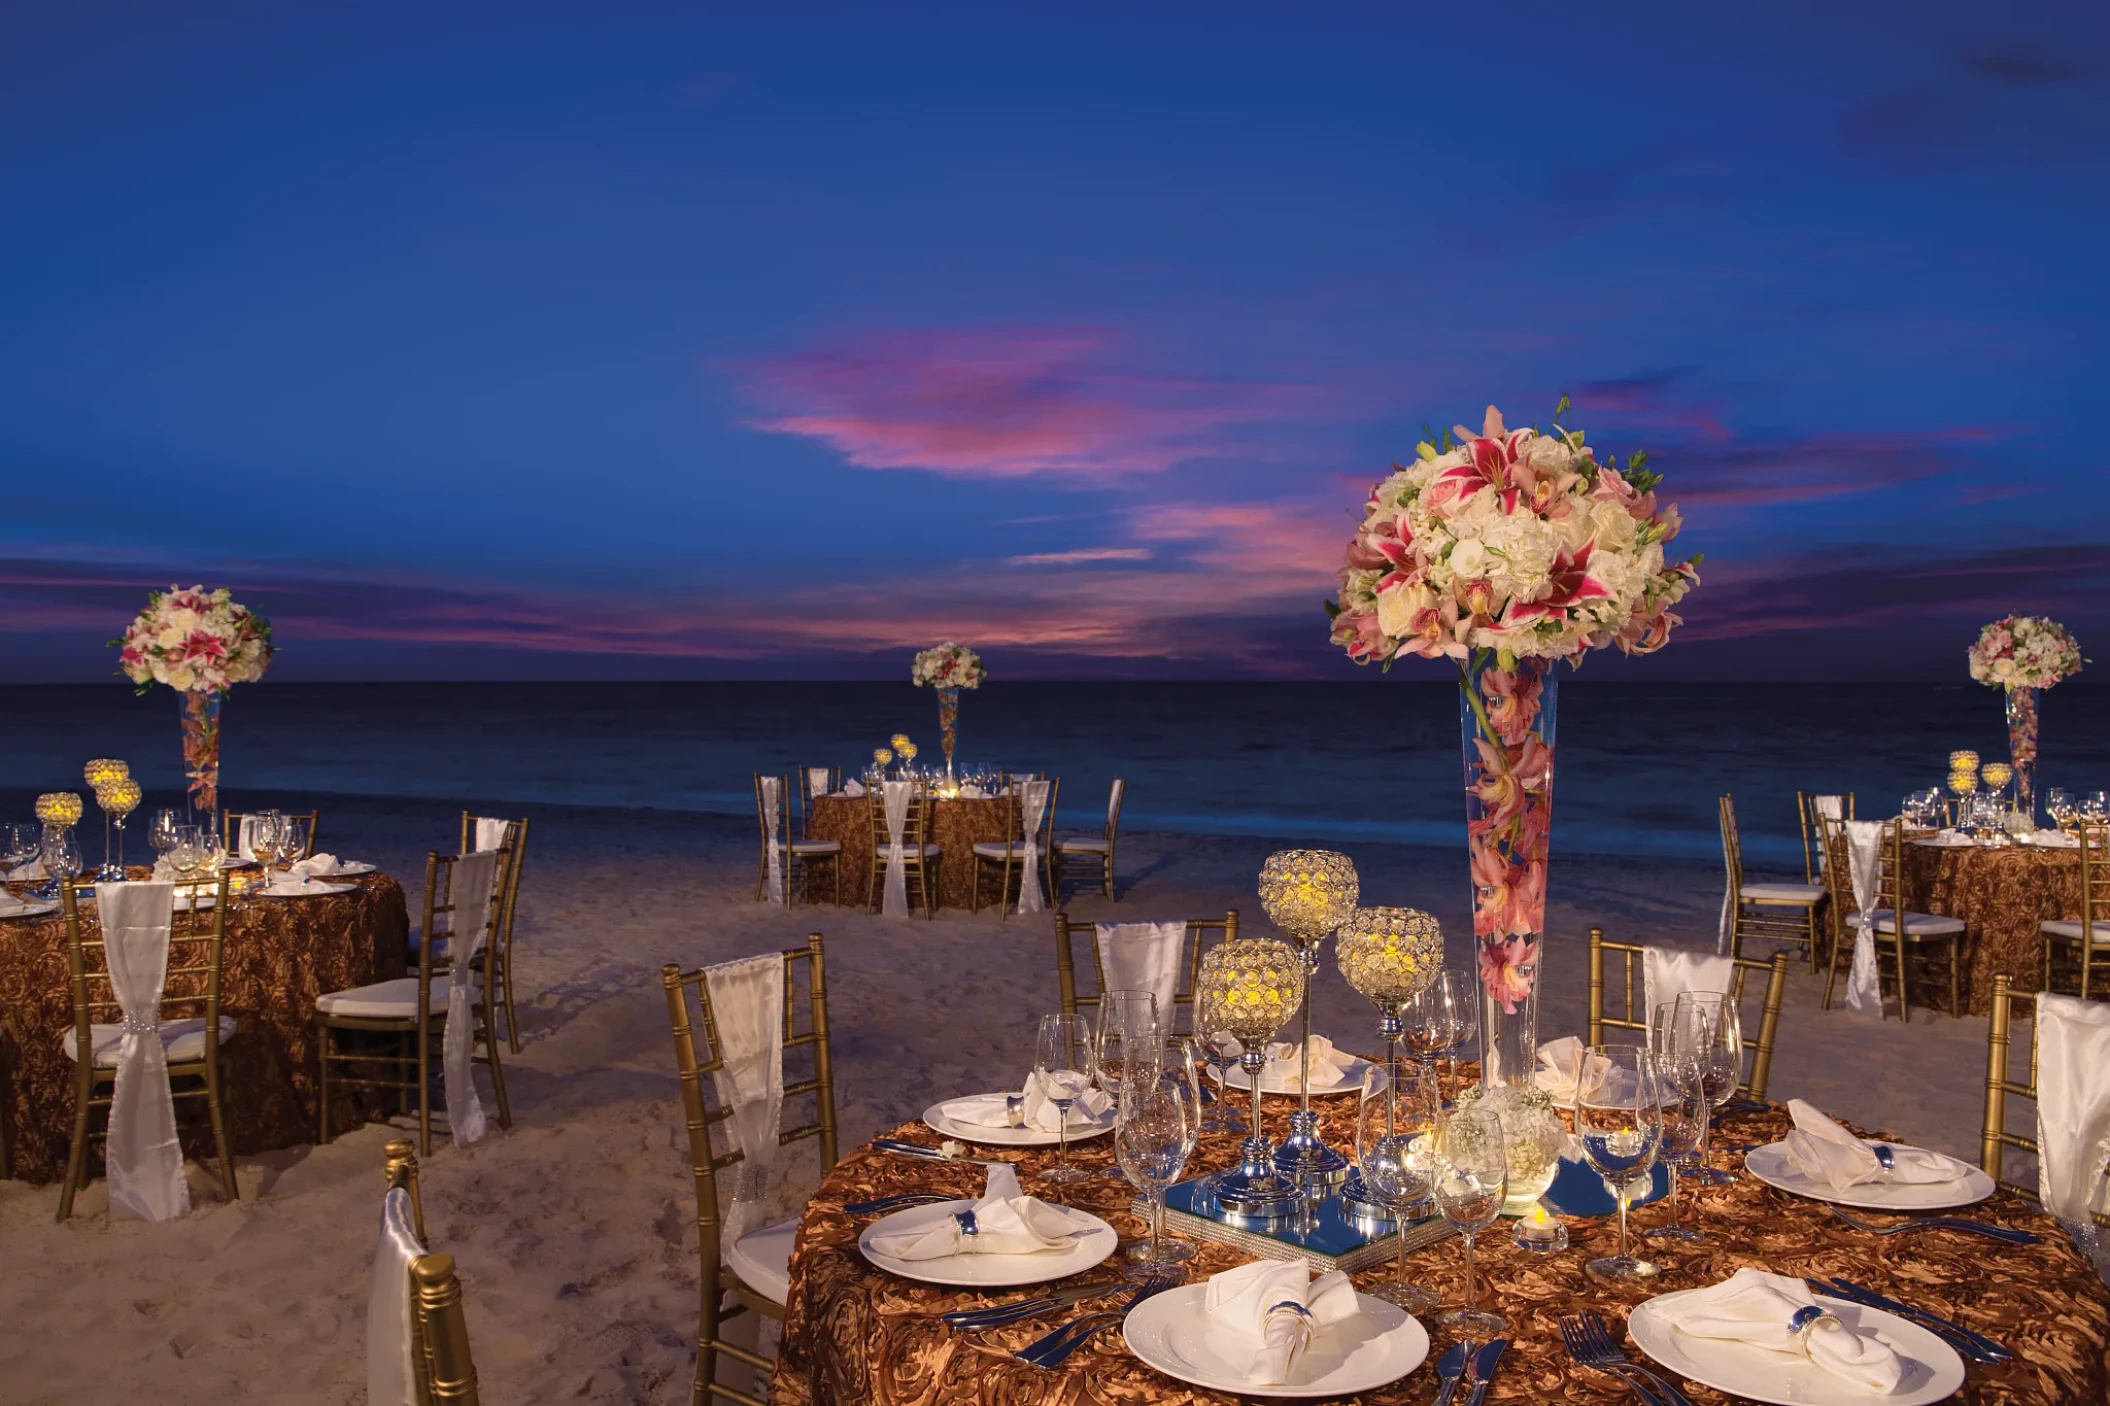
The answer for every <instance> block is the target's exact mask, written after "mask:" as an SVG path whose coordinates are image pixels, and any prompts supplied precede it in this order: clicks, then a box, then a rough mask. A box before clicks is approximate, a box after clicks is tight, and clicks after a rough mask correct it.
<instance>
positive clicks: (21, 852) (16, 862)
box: [0, 824, 44, 871]
mask: <svg viewBox="0 0 2110 1406" xmlns="http://www.w3.org/2000/svg"><path fill="white" fill-rule="evenodd" d="M0 847H4V848H0V858H4V859H5V860H6V861H7V867H8V869H9V870H11V871H12V870H14V869H16V868H18V867H20V866H21V865H24V864H27V863H29V862H30V861H31V860H32V859H35V858H36V857H37V856H38V855H40V854H42V853H43V852H44V833H43V830H42V828H41V827H39V826H36V825H22V824H15V825H9V826H7V827H6V829H4V830H0Z"/></svg>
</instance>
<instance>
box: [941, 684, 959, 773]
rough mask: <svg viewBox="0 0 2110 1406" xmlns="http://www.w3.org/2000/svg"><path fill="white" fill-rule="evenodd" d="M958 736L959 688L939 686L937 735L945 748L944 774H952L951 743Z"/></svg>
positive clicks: (955, 740)
mask: <svg viewBox="0 0 2110 1406" xmlns="http://www.w3.org/2000/svg"><path fill="white" fill-rule="evenodd" d="M959 736H960V690H958V689H957V688H941V689H939V690H938V737H939V741H940V743H941V745H943V746H944V748H945V774H946V775H947V776H951V775H952V748H953V743H955V742H957V741H958V740H959Z"/></svg>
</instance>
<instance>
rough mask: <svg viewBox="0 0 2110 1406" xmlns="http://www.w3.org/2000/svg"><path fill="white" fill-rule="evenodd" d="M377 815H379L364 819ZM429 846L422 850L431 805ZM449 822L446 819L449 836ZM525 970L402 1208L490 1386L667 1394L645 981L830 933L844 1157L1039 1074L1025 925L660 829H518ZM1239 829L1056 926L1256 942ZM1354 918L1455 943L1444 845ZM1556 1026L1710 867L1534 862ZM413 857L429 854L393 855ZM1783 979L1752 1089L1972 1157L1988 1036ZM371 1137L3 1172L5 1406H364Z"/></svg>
mask: <svg viewBox="0 0 2110 1406" xmlns="http://www.w3.org/2000/svg"><path fill="white" fill-rule="evenodd" d="M370 820H371V818H370ZM423 820H424V821H425V822H426V823H424V825H423V828H422V833H425V834H430V835H433V836H434V837H435V838H437V837H438V836H439V835H440V834H442V833H444V832H442V831H441V830H439V829H438V827H437V824H436V822H435V821H434V820H433V817H431V816H426V817H423ZM449 824H450V826H451V822H449ZM377 825H378V822H372V823H371V824H370V825H369V827H368V828H369V829H371V830H372V831H373V833H371V834H369V835H366V836H361V835H360V834H359V833H358V831H359V827H357V826H345V825H340V826H339V828H338V830H337V833H336V834H335V835H333V838H332V847H333V848H335V849H337V850H338V852H340V853H350V854H354V855H365V856H370V857H373V858H376V859H378V860H381V861H382V862H384V863H386V864H387V865H388V866H389V867H390V868H391V869H393V870H394V871H395V872H398V873H406V874H407V873H411V872H413V871H412V867H411V866H412V856H411V854H410V853H409V852H407V851H406V850H404V849H403V848H402V847H401V845H400V844H395V845H392V844H390V843H389V842H388V841H387V840H386V839H385V838H382V837H381V835H382V832H381V831H380V830H379V829H377V828H374V827H375V826H377ZM538 827H539V833H538V836H537V838H538V841H539V844H538V846H537V852H536V853H534V854H532V855H531V857H530V861H529V869H528V873H527V882H526V884H525V886H524V889H523V893H522V897H521V918H520V933H519V947H518V956H517V965H518V968H519V975H520V978H521V982H522V989H523V991H524V992H532V993H534V995H533V997H532V999H530V1000H527V1001H526V1004H525V1005H524V1008H523V1011H522V1015H523V1022H524V1024H525V1026H526V1030H527V1039H528V1042H529V1043H528V1045H527V1048H526V1049H525V1050H523V1052H522V1053H521V1054H520V1055H519V1056H517V1057H514V1058H512V1059H509V1060H508V1064H507V1069H508V1082H509V1085H510V1091H511V1094H512V1102H513V1112H514V1126H513V1128H512V1129H511V1130H510V1131H508V1132H496V1131H495V1124H494V1133H493V1135H492V1136H491V1137H490V1138H488V1139H487V1140H486V1141H484V1142H482V1143H480V1144H479V1145H477V1146H475V1147H473V1148H470V1149H467V1150H465V1151H457V1150H455V1149H454V1148H453V1147H452V1146H451V1145H444V1144H440V1143H436V1145H435V1149H434V1155H433V1156H432V1158H431V1159H430V1160H429V1161H428V1162H427V1163H426V1165H425V1175H424V1186H425V1204H426V1208H427V1213H428V1217H429V1223H430V1228H431V1231H432V1236H433V1239H434V1243H435V1246H436V1247H437V1248H442V1249H446V1250H448V1251H450V1252H452V1253H453V1254H454V1255H455V1256H456V1258H457V1260H458V1261H459V1263H460V1265H461V1266H462V1268H463V1270H464V1273H465V1276H466V1280H467V1285H468V1314H469V1322H470V1329H471V1334H472V1339H473V1345H474V1350H475V1357H476V1363H477V1369H478V1373H479V1375H480V1377H481V1379H482V1382H483V1386H484V1392H485V1397H484V1399H485V1400H488V1401H494V1402H539V1401H549V1402H555V1401H596V1402H599V1401H607V1402H630V1401H667V1402H673V1401H682V1400H686V1393H687V1384H688V1380H689V1374H690V1371H691V1365H690V1364H691V1359H690V1349H689V1344H690V1341H691V1339H692V1337H693V1334H694V1331H695V1315H696V1289H695V1285H696V1275H695V1264H696V1255H695V1248H694V1243H693V1231H692V1230H690V1229H689V1222H690V1221H691V1219H692V1217H693V1215H694V1204H693V1200H692V1196H691V1192H690V1184H689V1180H688V1174H687V1170H686V1167H687V1159H688V1149H687V1144H686V1137H685V1134H684V1132H683V1129H682V1125H681V1121H680V1117H679V1113H678V1110H677V1089H676V1084H675V1080H674V1077H673V1061H672V1054H671V1048H670V1042H669V1039H668V1034H667V1025H666V1014H665V998H664V995H663V993H662V990H661V987H660V984H659V968H660V965H661V963H663V962H665V961H668V960H675V961H679V962H681V963H682V964H683V965H684V966H695V965H698V964H701V963H706V962H713V961H720V960H724V959H726V958H730V957H734V956H740V955H745V954H749V953H753V952H757V951H762V950H767V949H770V948H777V947H784V946H788V945H793V944H796V943H798V942H800V941H802V939H803V935H804V934H805V933H806V932H807V931H809V930H813V929H817V930H819V931H821V932H822V933H824V934H825V935H826V938H827V941H828V949H827V956H828V964H829V966H828V974H829V986H830V992H831V997H832V1000H831V1005H830V1012H829V1015H830V1021H831V1024H832V1025H833V1029H834V1037H835V1038H834V1054H835V1068H836V1077H837V1081H838V1091H839V1104H840V1115H841V1123H842V1131H843V1136H844V1139H845V1146H846V1147H847V1146H849V1145H852V1144H854V1143H855V1142H857V1141H860V1140H862V1139H864V1138H866V1137H869V1136H871V1135H872V1134H873V1133H874V1132H875V1131H877V1130H879V1129H880V1128H882V1127H885V1126H889V1125H891V1124H893V1123H895V1122H897V1121H899V1120H900V1119H902V1118H906V1117H912V1116H915V1115H916V1114H918V1113H920V1111H921V1110H922V1109H923V1108H924V1107H926V1106H927V1105H928V1104H930V1103H931V1102H933V1101H935V1100H936V1099H938V1098H940V1097H945V1096H950V1095H956V1094H960V1093H966V1092H974V1091H979V1090H984V1089H989V1088H994V1087H999V1086H1003V1085H1006V1084H1007V1083H1009V1082H1010V1081H1013V1080H1015V1079H1016V1078H1018V1077H1019V1076H1020V1075H1021V1074H1022V1072H1023V1068H1024V1065H1025V1064H1026V1063H1027V1062H1028V1061H1029V1060H1030V1058H1031V1049H1030V1043H1031V1038H1032V1037H1031V1033H1030V1032H1031V1029H1032V1021H1033V1017H1035V1016H1037V1015H1038V1014H1039V1013H1040V1012H1042V1011H1044V1010H1048V1009H1052V1008H1053V1007H1054V1006H1055V1004H1056V995H1055V976H1054V970H1053V958H1052V949H1053V943H1052V938H1051V934H1050V927H1049V924H1048V922H1047V920H1046V918H1045V917H1037V918H1031V919H1020V918H1013V919H1011V920H1009V921H999V920H997V919H996V918H995V917H993V916H990V915H987V914H986V913H985V915H984V916H982V917H979V918H970V917H968V916H967V915H965V914H953V913H947V914H941V915H940V917H939V919H938V920H937V921H935V922H927V921H924V920H922V919H910V920H907V921H895V922H884V921H881V920H880V919H878V918H876V917H873V916H870V915H868V914H865V913H862V912H857V911H854V910H848V909H844V910H837V909H830V908H819V909H809V908H800V909H794V910H792V911H791V912H790V913H788V914H787V913H785V912H784V911H783V910H780V909H773V908H769V907H766V906H763V905H758V904H755V903H753V902H751V901H750V899H749V893H750V886H751V884H752V882H753V863H754V861H753V856H752V852H751V844H752V841H751V839H750V838H749V836H750V832H749V831H748V830H747V829H746V828H745V827H742V826H737V825H734V824H730V823H726V822H704V823H701V824H699V823H698V822H695V821H693V820H676V819H674V818H670V817H657V818H650V819H647V820H641V821H635V822H616V821H609V822H607V823H605V824H599V825H593V826H589V825H584V824H581V823H579V822H578V821H576V820H574V821H573V822H571V823H570V825H569V827H568V828H567V826H566V825H565V824H563V823H555V822H553V823H549V824H546V825H545V824H544V822H540V821H538ZM1274 847H1276V846H1273V845H1270V844H1269V843H1267V842H1264V841H1260V840H1220V839H1191V838H1185V837H1173V836H1147V835H1139V836H1133V837H1126V838H1124V840H1123V844H1122V849H1121V859H1122V865H1121V867H1122V871H1123V874H1124V877H1125V879H1126V881H1127V882H1128V884H1129V885H1130V887H1129V888H1128V889H1127V890H1125V891H1124V893H1123V895H1122V901H1121V903H1120V904H1119V906H1118V907H1117V908H1114V909H1109V908H1108V907H1107V905H1106V903H1105V900H1104V899H1102V898H1100V897H1098V896H1097V895H1096V894H1093V895H1089V896H1081V897H1077V898H1074V899H1073V901H1072V902H1071V903H1070V905H1069V906H1070V910H1071V912H1072V913H1073V914H1078V915H1081V916H1086V917H1096V916H1104V915H1107V914H1109V913H1111V914H1113V915H1116V916H1119V917H1121V918H1127V919H1141V918H1146V917H1187V916H1200V915H1203V914H1210V913H1220V912H1221V911H1222V910H1223V909H1224V908H1225V907H1227V906H1234V905H1235V906H1236V907H1238V908H1239V909H1240V912H1241V915H1242V917H1243V919H1244V920H1245V921H1246V922H1247V923H1248V924H1250V925H1252V926H1254V927H1257V928H1262V929H1264V928H1265V924H1264V921H1263V920H1262V919H1261V917H1260V913H1259V903H1258V900H1257V899H1256V898H1255V897H1254V896H1253V892H1252V881H1253V875H1254V874H1255V873H1256V872H1257V871H1258V868H1259V863H1260V860H1261V858H1262V856H1263V855H1264V854H1265V853H1266V852H1267V851H1268V850H1269V849H1270V848H1274ZM1351 852H1352V853H1353V854H1354V855H1355V857H1356V859H1357V862H1358V864H1359V866H1360V867H1361V869H1362V871H1363V874H1364V876H1365V879H1364V883H1365V901H1366V902H1391V903H1409V904H1414V905H1415V906H1422V907H1427V908H1430V909H1431V910H1432V911H1434V912H1436V913H1437V914H1438V916H1439V917H1441V918H1442V919H1443V920H1444V922H1445V924H1446V927H1447V929H1448V930H1450V931H1452V933H1453V934H1454V936H1453V938H1452V942H1451V950H1452V959H1453V960H1454V961H1461V960H1462V959H1463V958H1464V957H1465V956H1466V953H1467V942H1466V941H1465V939H1464V938H1462V937H1460V936H1458V935H1457V934H1458V933H1459V931H1460V926H1461V924H1462V922H1463V919H1464V911H1463V902H1462V893H1463V889H1464V859H1463V857H1462V855H1451V854H1444V853H1439V852H1434V851H1428V850H1403V849H1399V848H1383V847H1376V846H1369V847H1351ZM1555 862H1556V870H1555V874H1554V879H1553V891H1554V894H1555V912H1554V914H1553V915H1552V919H1551V926H1552V927H1553V930H1554V931H1555V933H1556V934H1557V936H1556V938H1555V940H1554V942H1553V943H1552V944H1550V947H1551V952H1550V958H1549V960H1550V964H1551V965H1550V975H1549V977H1548V985H1547V988H1546V990H1547V999H1548V1006H1547V1009H1546V1010H1545V1012H1544V1014H1543V1016H1542V1022H1541V1024H1542V1032H1543V1034H1544V1035H1545V1036H1546V1037H1547V1038H1551V1037H1553V1036H1555V1035H1559V1034H1563V1033H1571V1032H1572V1033H1580V1031H1581V1028H1582V1024H1583V1013H1584V1010H1585V1000H1586V995H1585V989H1584V981H1585V961H1586V958H1585V948H1584V946H1583V941H1582V935H1583V933H1584V931H1585V929H1586V928H1587V926H1588V925H1589V924H1590V923H1592V922H1599V923H1603V924H1604V925H1605V926H1606V927H1607V928H1608V930H1609V931H1610V932H1611V933H1612V935H1614V936H1641V937H1645V938H1648V939H1649V940H1652V941H1682V942H1687V943H1690V944H1692V945H1705V946H1710V947H1711V945H1712V942H1713V930H1714V923H1715V913H1716V907H1717V905H1718V903H1719V896H1720V887H1719V886H1720V877H1719V870H1713V869H1710V868H1709V867H1708V866H1704V865H1666V864H1661V863H1655V862H1650V863H1647V864H1641V863H1625V864H1622V863H1615V862H1609V861H1600V860H1593V859H1584V858H1575V859H1570V860H1566V861H1563V860H1561V859H1559V858H1556V861H1555ZM415 872H417V873H422V866H421V865H420V866H419V867H418V868H417V869H416V871H415ZM1821 989H1822V987H1821V981H1819V980H1818V979H1816V978H1813V977H1812V976H1810V975H1809V974H1808V972H1807V969H1806V968H1803V969H1799V972H1798V975H1797V977H1796V979H1795V981H1794V982H1793V986H1792V990H1791V994H1790V1000H1789V1007H1788V1010H1787V1012H1786V1013H1785V1015H1784V1016H1783V1019H1782V1024H1781V1040H1780V1049H1779V1053H1778V1055H1777V1058H1776V1061H1775V1065H1774V1072H1773V1082H1772V1094H1773V1096H1774V1097H1776V1098H1785V1097H1788V1096H1791V1095H1799V1096H1803V1097H1807V1098H1809V1099H1811V1100H1812V1101H1814V1102H1816V1103H1818V1104H1819V1105H1821V1106H1823V1107H1825V1108H1827V1109H1829V1110H1831V1111H1833V1112H1835V1113H1838V1114H1840V1115H1842V1116H1845V1117H1848V1118H1851V1119H1854V1120H1857V1121H1860V1122H1863V1123H1866V1124H1869V1125H1874V1126H1880V1127H1882V1128H1884V1129H1887V1130H1888V1131H1889V1132H1890V1133H1892V1134H1893V1135H1895V1136H1897V1137H1899V1138H1902V1139H1905V1140H1908V1141H1913V1142H1917V1143H1920V1144H1922V1145H1926V1146H1930V1147H1937V1148H1941V1149H1942V1150H1944V1151H1948V1152H1952V1153H1956V1154H1959V1155H1963V1156H1966V1157H1971V1158H1972V1159H1973V1160H1975V1156H1976V1148H1977V1138H1978V1121H1979V1114H1980V1099H1981V1091H1982V1087H1983V1066H1982V1060H1983V1058H1984V1039H1985V1022H1984V1021H1983V1020H1980V1019H1965V1020H1960V1021H1959V1020H1950V1019H1947V1018H1945V1017H1936V1016H1931V1015H1930V1016H1927V1017H1925V1018H1922V1017H1921V1016H1920V1015H1919V1014H1918V1013H1917V1012H1916V1013H1915V1016H1914V1020H1913V1023H1912V1024H1911V1025H1910V1026H1909V1027H1901V1026H1900V1025H1899V1024H1898V1023H1897V1022H1896V1021H1895V1020H1894V1019H1893V1020H1892V1021H1890V1022H1888V1023H1887V1024H1882V1025H1878V1024H1877V1023H1876V1022H1875V1021H1874V1020H1873V1019H1872V1018H1870V1017H1867V1016H1860V1015H1855V1014H1851V1013H1849V1012H1846V1011H1844V1010H1833V1011H1830V1012H1820V1011H1819V1010H1818V995H1819V993H1820V992H1821ZM1315 1009H1316V1012H1317V1015H1318V1020H1319V1027H1320V1028H1321V1029H1322V1030H1324V1031H1326V1032H1327V1033H1329V1034H1331V1035H1332V1036H1333V1037H1334V1038H1335V1039H1337V1040H1339V1041H1341V1042H1343V1043H1345V1044H1348V1045H1349V1046H1351V1047H1356V1048H1367V1047H1369V1046H1370V1045H1371V1044H1372V1043H1373V1028H1372V1026H1373V1017H1372V1014H1371V1012H1370V1010H1369V1008H1368V1007H1367V1005H1365V1004H1364V1003H1363V1002H1362V1000H1361V998H1359V997H1357V996H1356V995H1355V994H1354V993H1353V992H1351V991H1349V990H1348V989H1347V987H1346V985H1345V984H1344V983H1343V982H1342V981H1341V980H1340V978H1339V976H1338V974H1337V973H1336V972H1335V971H1334V970H1333V968H1332V966H1331V964H1330V963H1329V964H1328V966H1327V967H1326V969H1325V971H1324V973H1323V975H1322V979H1321V983H1320V986H1319V989H1318V992H1317V1005H1316V1007H1315ZM394 1135H395V1133H394V1131H393V1130H391V1129H389V1128H385V1127H382V1126H379V1125H376V1126H370V1127H367V1128H365V1129H362V1130H360V1131H358V1132H356V1133H353V1134H350V1135H348V1136H345V1137H343V1138H341V1139H340V1140H339V1141H338V1142H336V1143H335V1144H333V1145H331V1146H330V1147H327V1148H296V1149H289V1150H286V1151H283V1152H277V1153H272V1154H269V1155H266V1156H262V1157H255V1158H244V1159H241V1166H240V1175H241V1183H242V1195H243V1198H244V1199H243V1200H242V1201H241V1202H240V1203H239V1204H237V1205H232V1206H230V1205H224V1204H222V1203H221V1202H220V1201H219V1200H218V1198H217V1195H216V1193H215V1192H214V1190H213V1188H212V1183H211V1182H210V1180H209V1178H207V1177H206V1176H205V1175H204V1174H203V1173H202V1172H200V1171H199V1170H198V1169H196V1168H195V1167H194V1168H193V1175H192V1182H193V1189H194V1193H195V1196H196V1201H197V1209H195V1210H194V1211H193V1212H192V1214H191V1215H190V1216H188V1217H186V1218H185V1219H183V1220H181V1221H177V1222H172V1223H168V1224H163V1225H147V1224H143V1223H140V1222H136V1221H130V1220H112V1219H111V1218H110V1217H109V1215H108V1213H107V1200H106V1198H105V1196H104V1192H103V1184H102V1182H101V1181H99V1180H98V1181H97V1182H96V1183H95V1184H94V1185H93V1186H91V1187H90V1189H89V1190H88V1191H87V1192H85V1193H84V1194H83V1195H82V1196H81V1197H80V1198H79V1200H78V1202H77V1204H76V1209H75V1215H74V1218H73V1219H72V1220H71V1221H70V1222H69V1223H67V1224H65V1225H57V1224H54V1223H53V1222H52V1216H53V1214H54V1213H55V1210H56V1207H57V1199H58V1196H57V1189H56V1188H55V1187H41V1188H37V1187H30V1186H26V1185H24V1184H22V1183H20V1182H0V1266H4V1268H0V1324H4V1325H5V1330H4V1331H0V1383H4V1384H5V1386H4V1388H0V1396H4V1397H5V1399H6V1400H8V1401H11V1402H19V1403H41V1402H51V1403H68V1406H86V1404H87V1403H96V1402H112V1403H120V1402H122V1403H131V1402H135V1401H138V1400H143V1399H144V1400H156V1401H165V1402H170V1403H178V1402H192V1401H195V1402H200V1403H204V1402H213V1403H221V1402H228V1401H257V1402H271V1401H287V1402H293V1401H298V1402H357V1401H363V1400H364V1399H365V1390H364V1379H365V1319H366V1301H367V1291H368V1266H369V1260H370V1256H371V1252H372V1245H373V1237H374V1229H375V1222H376V1213H377V1209H378V1204H379V1187H380V1176H379V1171H380V1164H381V1145H382V1143H383V1142H384V1141H385V1140H386V1139H387V1138H388V1137H390V1136H394Z"/></svg>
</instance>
